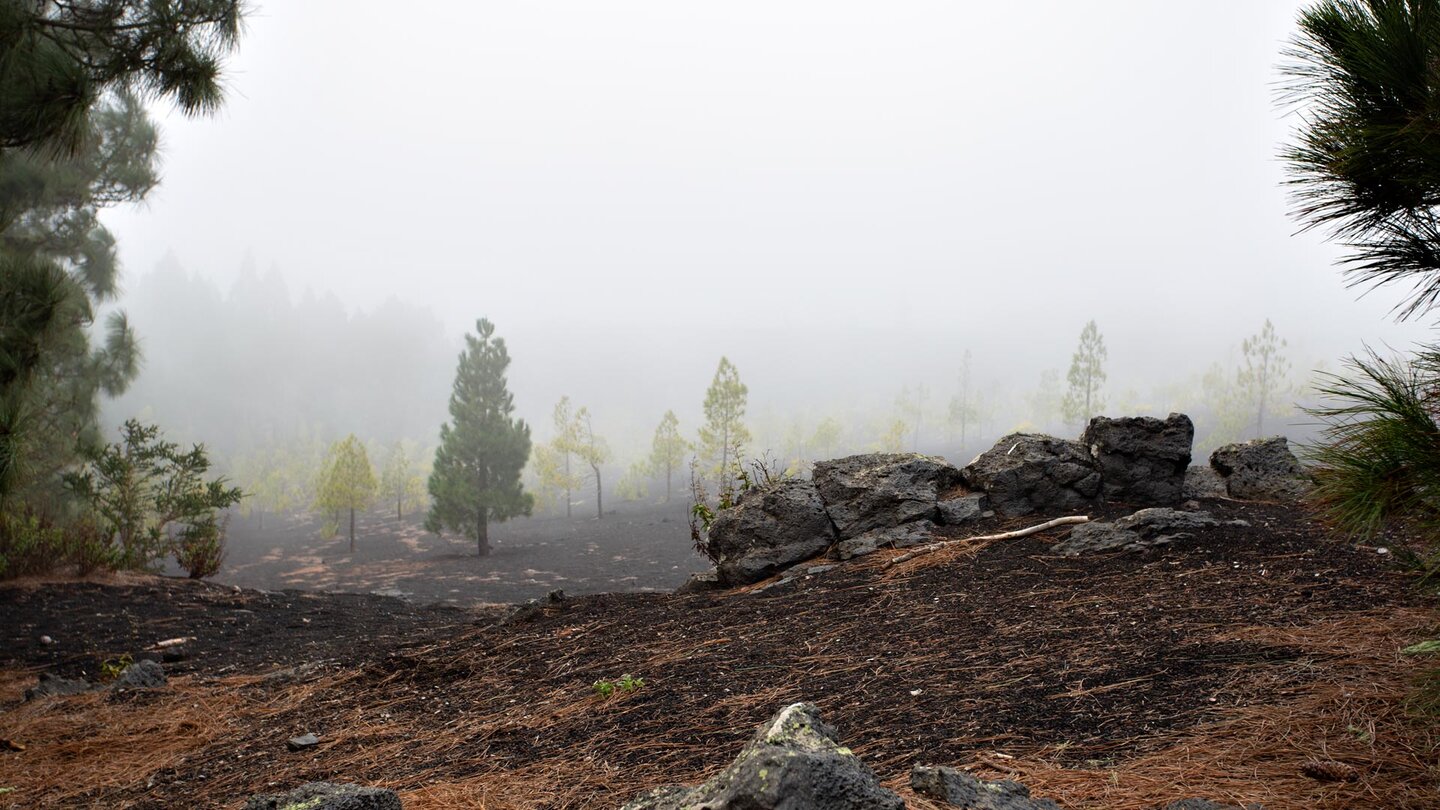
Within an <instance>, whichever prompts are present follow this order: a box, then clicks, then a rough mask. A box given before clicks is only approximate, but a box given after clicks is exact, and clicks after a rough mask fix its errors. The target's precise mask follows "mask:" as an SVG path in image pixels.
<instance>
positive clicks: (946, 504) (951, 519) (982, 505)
mask: <svg viewBox="0 0 1440 810" xmlns="http://www.w3.org/2000/svg"><path fill="white" fill-rule="evenodd" d="M936 505H937V506H938V507H939V508H940V523H941V524H942V525H945V526H959V525H961V524H964V523H970V522H972V521H976V520H979V519H980V518H982V517H985V513H986V512H987V511H988V510H989V509H990V498H989V497H988V496H987V495H986V494H985V493H983V492H971V493H968V494H965V495H961V496H960V497H958V498H949V499H947V500H943V501H940V502H939V503H938V504H936ZM992 514H993V513H992Z"/></svg>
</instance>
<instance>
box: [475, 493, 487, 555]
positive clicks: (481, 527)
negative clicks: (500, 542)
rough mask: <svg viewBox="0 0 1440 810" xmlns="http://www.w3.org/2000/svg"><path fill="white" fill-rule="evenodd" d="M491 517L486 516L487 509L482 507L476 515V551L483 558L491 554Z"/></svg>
mask: <svg viewBox="0 0 1440 810" xmlns="http://www.w3.org/2000/svg"><path fill="white" fill-rule="evenodd" d="M488 518H489V516H488V515H486V514H485V507H483V506H482V507H480V512H479V513H478V514H476V515H475V520H476V524H475V550H476V551H477V552H478V553H479V555H480V556H481V557H485V556H487V555H489V554H490V524H489V522H488Z"/></svg>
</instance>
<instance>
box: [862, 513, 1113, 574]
mask: <svg viewBox="0 0 1440 810" xmlns="http://www.w3.org/2000/svg"><path fill="white" fill-rule="evenodd" d="M1089 522H1090V518H1089V517H1088V516H1086V515H1069V516H1067V517H1058V518H1055V519H1054V520H1047V521H1045V522H1044V523H1041V524H1039V525H1036V526H1030V527H1029V528H1025V529H1016V530H1015V531H1013V532H1001V533H1000V534H982V535H979V536H977V537H962V538H960V539H958V540H944V541H941V542H939V543H931V544H930V545H928V546H921V547H919V548H917V549H915V550H914V551H908V552H906V553H904V554H901V555H900V556H899V557H896V558H895V559H893V560H890V561H888V562H886V563H885V565H884V567H885V568H889V567H891V566H895V565H899V564H900V563H903V562H909V561H910V560H913V559H915V558H916V557H919V556H920V555H922V554H929V553H930V552H932V551H939V550H940V549H942V548H945V547H946V546H953V545H955V544H956V543H973V542H975V541H977V540H1013V539H1015V538H1017V537H1028V536H1029V535H1032V534H1039V533H1040V532H1043V531H1045V530H1046V529H1053V528H1055V527H1056V526H1071V525H1074V524H1076V523H1089Z"/></svg>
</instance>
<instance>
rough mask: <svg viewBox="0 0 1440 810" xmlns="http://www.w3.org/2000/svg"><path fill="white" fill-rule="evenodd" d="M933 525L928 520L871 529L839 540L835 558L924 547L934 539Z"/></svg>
mask: <svg viewBox="0 0 1440 810" xmlns="http://www.w3.org/2000/svg"><path fill="white" fill-rule="evenodd" d="M934 533H935V524H934V523H931V522H930V521H928V520H917V521H915V522H914V523H902V524H900V525H899V526H891V527H889V528H888V529H872V530H870V531H868V532H865V533H864V534H862V535H860V536H859V537H852V538H850V539H849V540H841V541H840V544H839V545H838V546H836V547H835V556H837V557H839V558H840V559H842V560H849V559H852V558H854V557H861V556H864V555H866V554H870V553H871V552H873V551H875V550H877V549H882V548H910V547H912V546H920V545H924V544H926V543H928V542H930V541H931V540H933V539H934Z"/></svg>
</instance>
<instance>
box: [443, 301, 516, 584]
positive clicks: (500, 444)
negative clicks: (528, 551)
mask: <svg viewBox="0 0 1440 810" xmlns="http://www.w3.org/2000/svg"><path fill="white" fill-rule="evenodd" d="M475 331H476V333H477V334H475V335H466V336H465V344H466V345H465V351H463V352H461V353H460V362H459V367H458V368H457V369H456V370H455V386H454V389H453V390H452V391H451V394H450V421H449V422H447V423H445V424H443V425H441V426H440V447H439V449H438V450H436V451H435V467H434V469H433V470H432V471H431V473H430V514H429V515H428V516H427V517H426V519H425V527H426V528H427V529H429V530H430V531H433V532H436V533H439V532H440V531H441V530H443V529H446V528H449V529H451V530H454V531H458V532H462V533H463V534H465V535H466V536H467V537H470V538H472V539H474V540H475V547H476V549H477V550H478V551H479V553H480V556H482V557H483V556H485V555H486V554H489V553H490V535H489V527H490V522H491V521H497V522H498V521H504V520H508V519H510V518H512V517H516V516H517V515H529V514H530V509H531V507H532V506H533V504H534V498H532V497H531V496H530V494H529V493H527V492H526V491H525V488H524V486H523V485H522V484H521V482H520V472H521V471H522V470H523V469H524V468H525V462H526V460H527V459H528V458H529V457H530V426H529V425H527V424H525V421H524V420H523V419H517V418H515V417H513V416H512V414H513V413H514V411H515V402H514V397H513V396H512V395H511V394H510V391H509V389H508V388H507V387H506V381H505V369H506V368H508V367H509V365H510V355H509V353H507V352H506V350H505V340H504V339H503V338H497V337H495V326H494V324H492V323H490V322H489V321H488V320H485V319H483V318H482V319H480V320H479V321H477V322H476V324H475Z"/></svg>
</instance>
